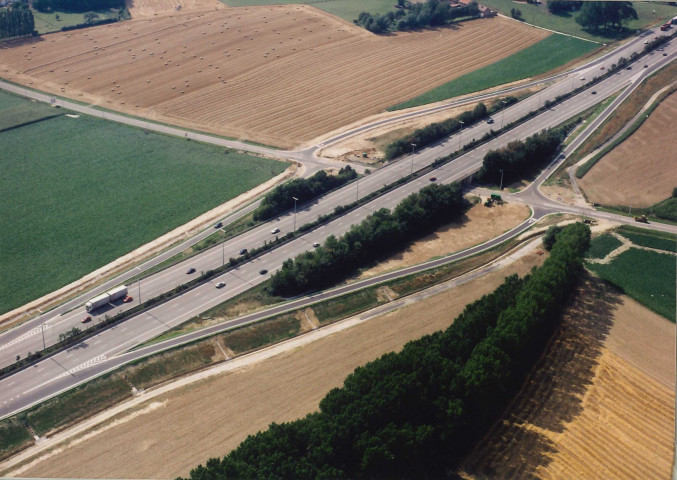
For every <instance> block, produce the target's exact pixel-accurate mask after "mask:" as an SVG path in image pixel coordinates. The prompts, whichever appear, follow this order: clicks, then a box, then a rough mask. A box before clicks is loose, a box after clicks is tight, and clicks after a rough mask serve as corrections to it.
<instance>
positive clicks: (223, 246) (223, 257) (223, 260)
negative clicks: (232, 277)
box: [221, 239, 226, 267]
mask: <svg viewBox="0 0 677 480" xmlns="http://www.w3.org/2000/svg"><path fill="white" fill-rule="evenodd" d="M225 265H226V240H225V239H224V240H223V242H221V266H222V267H223V266H225Z"/></svg>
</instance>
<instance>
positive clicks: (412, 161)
mask: <svg viewBox="0 0 677 480" xmlns="http://www.w3.org/2000/svg"><path fill="white" fill-rule="evenodd" d="M410 145H411V170H410V171H409V175H413V173H414V149H415V148H416V144H415V143H411V144H410Z"/></svg>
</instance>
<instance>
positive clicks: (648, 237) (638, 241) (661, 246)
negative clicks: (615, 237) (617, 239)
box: [618, 225, 677, 252]
mask: <svg viewBox="0 0 677 480" xmlns="http://www.w3.org/2000/svg"><path fill="white" fill-rule="evenodd" d="M618 233H620V234H621V235H623V236H624V237H625V238H627V239H628V240H630V241H631V242H632V243H634V244H635V245H640V246H642V247H649V248H656V249H658V250H665V251H666V252H676V251H677V236H675V235H673V234H671V233H667V232H655V231H651V230H645V229H643V228H635V227H629V226H627V225H624V226H622V227H621V228H619V229H618Z"/></svg>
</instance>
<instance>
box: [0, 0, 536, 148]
mask: <svg viewBox="0 0 677 480" xmlns="http://www.w3.org/2000/svg"><path fill="white" fill-rule="evenodd" d="M143 1H149V2H150V1H151V0H143ZM168 1H171V0H168ZM204 1H205V2H206V1H207V0H204ZM170 6H171V5H170ZM139 8H140V9H141V10H143V7H139ZM150 10H152V8H151V9H150ZM547 35H548V33H547V32H544V31H542V30H539V29H534V28H529V27H526V26H524V25H520V24H519V23H518V22H511V21H509V20H507V19H504V18H491V19H482V20H476V21H471V22H465V23H462V24H460V25H458V26H454V27H450V28H440V29H436V30H429V31H423V32H410V33H398V34H393V35H389V36H377V35H373V34H371V33H369V32H367V31H366V30H364V29H361V28H358V27H356V26H355V25H352V24H349V23H347V22H344V21H343V20H340V19H338V18H336V17H333V16H330V15H328V14H326V13H324V12H322V11H320V10H317V9H315V8H313V7H309V6H305V5H280V6H260V7H246V8H245V7H243V8H225V9H217V10H209V11H206V10H205V11H202V10H195V11H190V10H187V11H184V10H183V9H182V10H180V11H173V12H172V13H171V14H168V15H158V16H153V17H152V18H136V19H132V20H129V21H126V22H121V23H116V24H111V25H103V26H99V27H94V28H88V29H85V30H76V31H72V32H60V33H55V34H51V35H47V36H44V37H37V38H32V39H24V40H19V41H13V42H5V43H4V44H3V47H4V48H2V49H0V75H2V76H3V77H5V78H7V79H9V80H11V81H14V82H17V83H21V84H25V85H30V86H34V87H36V88H39V89H42V90H46V91H48V92H52V93H55V94H60V95H63V96H66V97H71V98H75V99H78V100H82V101H85V102H91V103H93V104H96V105H102V106H104V107H107V108H111V109H113V110H118V111H122V112H128V113H132V114H134V115H138V116H141V117H147V118H150V119H153V120H161V121H164V122H167V123H172V124H177V125H181V126H186V127H190V128H196V129H200V130H205V131H209V132H214V133H217V134H222V135H228V136H231V137H239V138H245V139H247V140H255V141H258V142H262V143H266V144H271V145H277V146H280V147H291V146H293V145H296V144H298V143H300V142H302V141H304V140H308V139H312V138H315V137H317V136H319V135H321V134H323V133H326V132H329V131H332V130H335V129H337V128H339V127H341V126H343V125H346V124H349V123H351V122H355V121H357V120H359V119H362V118H364V117H366V116H369V115H372V114H375V113H378V112H380V111H382V110H384V109H385V108H386V107H388V106H390V105H393V104H395V103H398V102H401V101H404V100H406V99H408V98H411V97H412V96H415V95H418V94H421V93H423V92H425V91H427V90H430V89H431V88H433V87H436V86H438V85H440V84H442V83H445V82H448V81H450V80H452V79H454V78H456V77H458V76H461V75H463V74H465V73H467V72H470V71H473V70H475V69H477V68H480V67H482V66H485V65H488V64H490V63H493V62H495V61H497V60H499V59H501V58H504V57H506V56H509V55H511V54H513V53H515V52H517V51H519V50H521V49H523V48H525V47H527V46H529V45H531V44H533V43H535V42H537V41H538V40H541V39H542V38H544V37H545V36H547ZM422 72H425V74H422Z"/></svg>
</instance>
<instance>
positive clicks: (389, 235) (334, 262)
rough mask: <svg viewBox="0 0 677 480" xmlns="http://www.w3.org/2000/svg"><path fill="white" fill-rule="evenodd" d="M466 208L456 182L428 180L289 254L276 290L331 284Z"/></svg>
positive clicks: (285, 291) (290, 292)
mask: <svg viewBox="0 0 677 480" xmlns="http://www.w3.org/2000/svg"><path fill="white" fill-rule="evenodd" d="M467 208H468V202H467V200H466V199H465V198H463V192H462V189H461V187H460V186H459V185H458V184H452V185H437V184H433V185H429V186H427V187H425V188H423V189H421V190H420V191H419V192H416V193H413V194H411V195H410V196H408V197H407V198H405V199H404V200H403V201H402V202H401V203H400V204H399V205H398V206H397V207H395V209H394V210H393V211H392V212H391V211H390V210H388V209H386V208H382V209H380V210H378V211H377V212H375V213H373V214H372V215H370V216H368V217H367V218H366V219H364V221H362V223H360V224H358V225H353V226H352V227H351V228H350V230H349V231H348V233H346V234H345V235H344V236H343V237H341V238H340V239H337V238H336V237H334V236H333V235H332V236H330V237H329V238H327V240H326V242H325V243H324V245H323V246H321V247H319V248H317V249H315V250H313V251H310V252H306V253H303V254H301V255H299V256H297V257H296V258H295V259H289V260H286V261H285V262H284V263H283V264H282V268H281V269H280V270H279V271H278V272H276V273H275V274H274V275H273V276H272V278H271V285H270V290H271V292H272V293H273V294H275V295H284V296H289V295H296V294H299V293H301V292H304V291H307V290H310V289H321V288H324V287H327V286H330V285H333V284H334V283H336V282H337V281H339V280H342V279H343V278H345V276H346V275H348V274H350V273H352V272H353V271H354V270H355V269H356V268H359V267H361V266H363V265H366V264H368V263H370V262H373V261H374V260H375V259H377V258H380V257H383V256H385V255H388V254H389V253H391V252H393V251H395V250H398V249H401V248H402V246H403V245H405V244H406V243H407V242H410V241H411V240H412V239H414V238H417V237H420V236H422V235H425V234H427V233H429V232H431V231H433V230H435V229H436V228H437V227H439V226H440V225H443V224H445V223H448V222H450V221H452V220H455V219H457V218H458V217H460V216H461V215H462V214H463V213H464V212H465V211H466V210H467Z"/></svg>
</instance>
